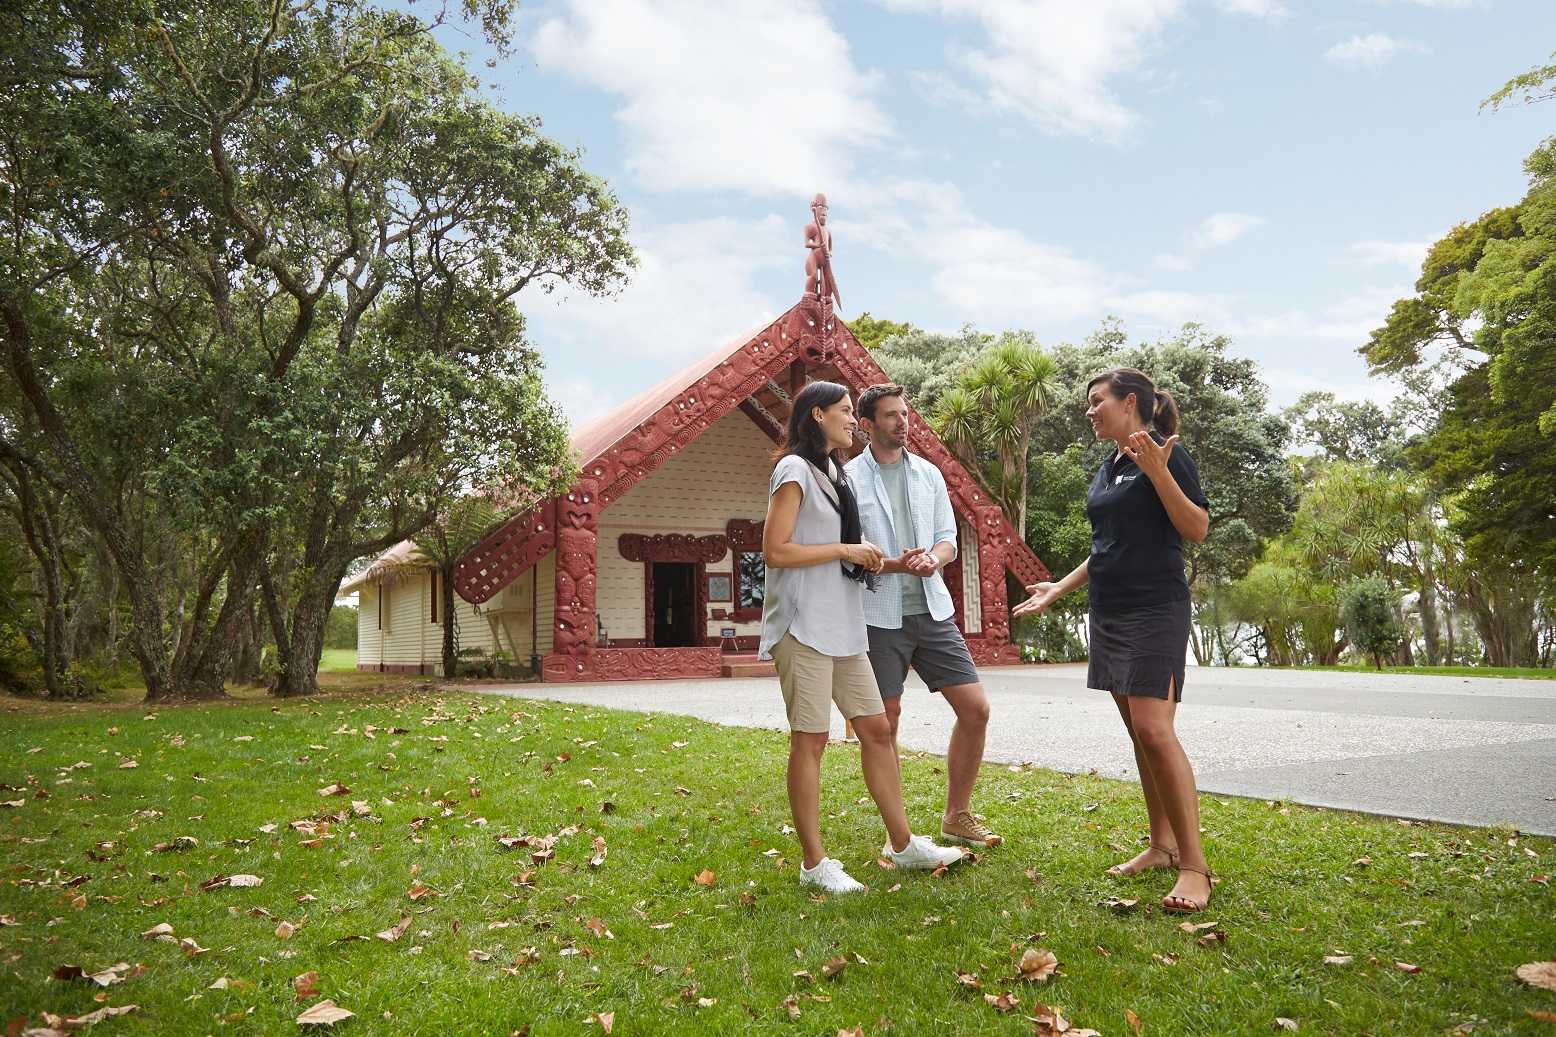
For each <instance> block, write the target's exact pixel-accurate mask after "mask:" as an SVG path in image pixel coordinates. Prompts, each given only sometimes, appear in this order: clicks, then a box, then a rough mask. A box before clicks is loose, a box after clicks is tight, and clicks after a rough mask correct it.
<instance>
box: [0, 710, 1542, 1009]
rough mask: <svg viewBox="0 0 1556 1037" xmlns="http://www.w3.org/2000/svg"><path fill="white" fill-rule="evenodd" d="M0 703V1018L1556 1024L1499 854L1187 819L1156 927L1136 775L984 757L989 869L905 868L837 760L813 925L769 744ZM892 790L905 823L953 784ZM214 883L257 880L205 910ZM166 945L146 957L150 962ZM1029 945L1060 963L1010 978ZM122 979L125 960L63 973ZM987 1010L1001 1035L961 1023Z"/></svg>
mask: <svg viewBox="0 0 1556 1037" xmlns="http://www.w3.org/2000/svg"><path fill="white" fill-rule="evenodd" d="M4 708H5V712H3V713H0V736H3V737H4V739H5V743H4V744H6V745H7V746H8V747H10V751H9V752H8V753H7V756H6V759H5V763H4V766H3V770H4V773H3V774H0V782H4V783H5V784H6V785H8V786H9V787H8V788H6V789H4V790H0V792H3V796H4V800H5V801H8V802H11V803H19V804H20V805H19V806H5V807H3V808H0V847H3V849H4V854H5V859H6V862H7V869H6V874H5V882H4V883H3V884H0V916H3V919H4V924H3V925H0V955H3V957H4V961H5V969H6V973H7V977H6V982H5V983H4V984H0V1021H4V1022H9V1021H11V1020H15V1019H21V1018H23V1017H25V1018H26V1019H27V1020H28V1022H27V1023H26V1024H25V1025H30V1026H38V1025H42V1018H43V1017H42V1013H44V1012H53V1013H59V1014H61V1015H79V1014H83V1013H86V1012H89V1011H92V1010H95V1009H98V1008H101V1007H104V1005H108V1006H122V1005H125V1004H135V1005H137V1006H138V1008H137V1010H136V1011H134V1012H133V1013H130V1014H127V1015H124V1016H121V1017H118V1018H115V1019H112V1020H110V1021H106V1022H103V1023H101V1024H99V1025H97V1026H96V1027H95V1028H94V1029H93V1032H94V1033H95V1034H97V1035H98V1037H103V1035H107V1034H158V1035H179V1034H206V1033H220V1032H231V1033H266V1034H269V1033H287V1032H298V1026H297V1025H296V1023H295V1022H294V1020H295V1018H296V1017H297V1016H298V1014H299V1013H300V1012H302V1011H303V1010H304V1008H306V1007H307V1006H308V1004H310V1003H312V1002H314V1001H315V1000H316V999H317V998H330V999H333V1000H334V1001H335V1002H336V1003H337V1004H338V1005H340V1006H341V1007H343V1008H345V1009H348V1010H350V1011H351V1012H353V1013H355V1017H354V1018H352V1019H349V1020H346V1021H344V1022H342V1023H340V1024H338V1025H337V1026H336V1027H335V1031H336V1032H340V1033H395V1034H428V1035H432V1034H437V1035H445V1034H450V1033H512V1032H515V1031H518V1032H523V1031H524V1028H525V1027H526V1026H527V1027H529V1030H528V1032H529V1033H531V1034H552V1033H556V1034H590V1033H594V1034H598V1033H602V1032H603V1028H602V1027H601V1025H600V1023H599V1022H597V1021H596V1016H597V1014H604V1013H610V1018H611V1020H612V1023H613V1027H612V1030H613V1032H614V1033H615V1034H639V1033H661V1034H671V1033H674V1034H729V1033H743V1032H764V1033H765V1032H779V1033H793V1034H817V1033H826V1034H832V1033H835V1032H836V1031H837V1030H838V1029H840V1028H852V1027H854V1026H856V1025H862V1026H863V1028H864V1031H865V1032H866V1033H875V1032H881V1031H884V1030H886V1029H887V1028H888V1027H889V1030H890V1032H891V1033H893V1034H920V1033H957V1034H996V1033H1010V1034H1014V1033H1031V1032H1032V1028H1033V1024H1032V1023H1030V1022H1028V1021H1027V1020H1026V1018H1025V1016H1027V1015H1029V1014H1032V1012H1033V1011H1034V1006H1035V1004H1036V1003H1038V1002H1041V1003H1043V1004H1046V1005H1049V1006H1060V1007H1061V1008H1062V1011H1063V1014H1064V1016H1065V1017H1066V1018H1068V1019H1069V1020H1070V1021H1071V1022H1072V1023H1074V1024H1075V1025H1077V1026H1083V1027H1091V1028H1094V1029H1096V1030H1098V1031H1100V1032H1102V1033H1104V1034H1108V1035H1115V1034H1118V1035H1125V1037H1127V1035H1128V1034H1130V1033H1132V1032H1134V1031H1133V1029H1132V1027H1131V1024H1130V1023H1129V1022H1128V1019H1129V1015H1128V1014H1126V1013H1133V1015H1134V1016H1135V1017H1136V1018H1138V1020H1139V1021H1140V1024H1141V1030H1140V1032H1142V1033H1144V1034H1217V1035H1220V1034H1241V1033H1248V1034H1269V1033H1274V1032H1280V1031H1278V1030H1277V1029H1275V1027H1276V1025H1277V1024H1276V1019H1277V1018H1278V1017H1281V1018H1287V1019H1291V1020H1293V1021H1295V1023H1296V1024H1297V1025H1298V1026H1299V1027H1300V1030H1299V1032H1301V1033H1345V1034H1355V1033H1362V1032H1365V1033H1370V1034H1377V1035H1382V1034H1400V1035H1406V1034H1408V1035H1418V1034H1430V1033H1442V1032H1444V1031H1445V1030H1450V1029H1452V1028H1453V1027H1458V1026H1462V1025H1463V1024H1466V1023H1470V1024H1472V1025H1473V1032H1474V1033H1475V1034H1476V1035H1483V1034H1490V1033H1548V1032H1550V1030H1549V1024H1548V1023H1543V1022H1539V1021H1536V1020H1535V1019H1534V1017H1533V1016H1532V1015H1531V1014H1530V1013H1531V1012H1534V1011H1546V1012H1550V1011H1556V993H1550V992H1546V991H1541V990H1531V989H1529V988H1525V987H1522V986H1520V985H1519V984H1518V982H1517V981H1516V980H1515V978H1514V969H1515V967H1516V966H1518V965H1519V964H1521V963H1523V962H1529V961H1536V960H1542V959H1549V958H1551V957H1556V928H1553V926H1552V924H1551V917H1552V906H1553V901H1552V896H1551V892H1550V889H1549V887H1548V886H1547V885H1544V884H1541V883H1540V882H1537V881H1531V879H1532V878H1534V877H1536V876H1540V875H1545V874H1548V873H1549V872H1551V871H1552V870H1556V868H1553V863H1556V849H1553V845H1552V842H1551V841H1550V840H1539V839H1530V838H1521V837H1518V836H1517V835H1516V834H1515V833H1512V832H1509V831H1506V830H1474V829H1456V828H1449V827H1444V826H1435V825H1418V824H1412V825H1405V824H1401V823H1399V822H1396V821H1390V820H1386V819H1377V818H1370V817H1362V816H1357V815H1350V814H1344V813H1338V812H1333V811H1325V810H1316V809H1308V808H1303V807H1295V806H1293V807H1289V808H1288V807H1285V806H1283V805H1280V804H1265V803H1261V802H1256V801H1247V800H1234V799H1221V798H1218V797H1213V796H1208V795H1207V796H1205V797H1204V799H1203V809H1204V817H1203V824H1204V827H1205V830H1206V838H1207V840H1208V846H1209V848H1210V853H1211V859H1212V863H1213V864H1214V866H1215V867H1216V868H1217V870H1218V871H1219V873H1220V874H1221V876H1222V877H1223V879H1224V881H1223V883H1222V884H1221V885H1220V886H1219V887H1218V889H1217V891H1216V900H1215V903H1214V904H1213V905H1212V909H1211V911H1210V912H1209V913H1207V914H1205V915H1203V916H1201V917H1200V918H1197V919H1194V921H1203V922H1210V921H1214V922H1215V923H1217V924H1216V925H1215V926H1214V927H1213V928H1209V929H1206V930H1203V931H1201V932H1198V933H1188V932H1185V931H1183V930H1182V929H1181V928H1180V924H1179V923H1180V922H1181V921H1183V919H1181V918H1177V917H1174V916H1168V915H1164V914H1163V913H1161V912H1160V911H1159V910H1158V909H1156V907H1155V906H1154V905H1155V904H1156V903H1157V901H1158V899H1159V898H1160V896H1161V895H1162V894H1163V893H1165V892H1166V890H1167V889H1168V887H1169V885H1170V878H1169V877H1168V876H1167V875H1165V874H1164V873H1160V872H1158V873H1154V874H1151V875H1146V876H1141V877H1137V878H1134V879H1130V880H1124V881H1115V880H1110V879H1108V878H1106V877H1105V876H1104V875H1103V874H1102V871H1103V869H1104V867H1105V866H1106V865H1107V864H1109V863H1111V862H1112V861H1114V860H1116V859H1119V858H1120V857H1123V856H1127V855H1128V854H1129V853H1130V852H1131V851H1132V848H1133V847H1134V846H1136V845H1138V842H1139V837H1140V831H1141V826H1142V815H1143V811H1142V809H1141V806H1140V804H1139V801H1138V800H1139V791H1138V787H1137V786H1133V785H1131V784H1128V783H1124V782H1117V781H1110V780H1104V779H1101V778H1097V777H1090V776H1084V775H1083V776H1078V777H1070V776H1064V775H1061V774H1057V773H1054V772H1050V771H1044V770H1038V769H1030V768H1016V769H1010V768H988V769H986V770H985V772H984V774H983V776H982V779H981V781H980V785H979V791H978V802H979V803H980V805H981V807H982V809H983V812H984V813H985V814H986V815H987V816H988V819H989V821H990V823H991V824H992V825H993V826H994V827H995V828H996V829H997V830H1000V831H1002V832H1004V833H1005V834H1006V836H1007V837H1008V842H1007V844H1006V845H1005V846H1003V847H1000V848H998V849H995V850H992V851H989V852H986V853H981V854H979V856H978V860H977V861H976V862H975V863H971V864H964V865H960V866H958V867H956V868H953V869H951V870H950V871H949V872H948V873H946V874H945V875H943V876H940V877H934V876H929V875H924V874H903V873H900V872H896V871H888V870H883V869H882V868H880V867H879V866H878V864H877V863H876V861H877V856H878V851H879V847H880V843H881V840H882V833H881V829H880V825H879V821H878V819H877V818H876V816H875V813H874V810H873V808H872V807H871V806H870V805H869V804H868V802H866V801H864V800H863V797H864V787H863V784H862V782H861V780H860V777H859V766H858V755H857V750H856V749H854V748H853V747H848V746H836V747H834V748H833V749H831V750H829V752H828V753H827V757H826V762H825V764H824V788H825V790H826V791H825V802H824V804H823V809H824V811H825V817H826V820H825V834H826V836H827V838H828V840H829V842H828V849H829V852H830V853H832V855H834V856H836V857H839V858H840V859H842V860H843V861H844V862H845V863H846V864H847V865H848V866H849V867H850V869H851V870H852V871H853V872H854V873H855V874H856V875H857V876H858V877H860V878H861V879H862V880H863V881H866V882H868V883H869V884H870V885H871V887H872V890H871V892H870V893H868V894H866V895H862V896H856V897H839V898H831V899H823V898H818V897H814V896H811V895H808V894H807V893H806V892H804V891H802V890H801V889H800V888H799V886H798V884H797V881H796V879H797V861H796V856H797V847H796V845H795V843H794V842H793V837H792V835H788V834H786V833H785V831H784V827H785V822H786V821H787V816H788V811H787V806H786V804H785V800H784V791H783V766H784V759H785V745H786V742H785V739H784V737H783V736H782V735H780V734H777V733H774V732H768V731H751V730H744V729H734V728H722V727H717V726H714V725H710V724H706V723H702V722H699V721H696V720H692V719H689V718H684V717H675V716H667V715H649V714H640V713H629V712H619V711H613V710H605V709H597V708H589V707H569V706H564V705H559V704H550V703H544V702H530V701H523V702H520V701H503V700H494V699H491V698H481V697H476V696H466V695H457V694H449V695H446V696H442V697H438V696H435V695H434V694H433V693H431V692H420V693H415V694H399V695H385V694H382V693H365V694H364V693H357V694H338V695H333V696H325V697H321V698H318V699H312V700H306V701H274V700H261V701H253V700H250V701H232V702H222V703H216V704H210V705H205V706H190V707H177V708H159V709H154V710H148V709H147V708H146V707H145V706H143V705H135V706H133V707H125V706H102V705H99V706H73V707H49V708H42V707H40V706H38V705H37V704H31V703H29V704H27V705H26V706H25V707H22V706H17V707H12V706H10V705H9V704H7V705H6V706H5V707H4ZM127 762H133V763H134V766H133V767H128V766H126V763H127ZM903 767H904V782H905V790H906V796H907V799H908V803H909V809H910V815H911V817H912V818H913V819H914V821H915V823H916V824H917V825H918V826H920V828H921V829H923V830H928V829H929V828H930V827H931V825H932V823H933V821H934V820H935V819H936V818H937V817H938V806H939V797H940V796H941V794H942V793H943V787H944V775H943V773H942V761H940V760H939V759H937V758H935V757H928V756H922V757H921V756H910V757H909V758H908V759H906V760H905V762H904V765H903ZM332 785H340V786H345V787H346V788H347V789H348V790H349V791H347V792H345V793H342V794H339V795H321V794H320V790H321V789H326V788H328V787H330V786H332ZM354 804H355V807H354ZM607 804H608V806H607ZM296 822H305V823H306V824H305V825H304V827H303V828H302V829H299V827H298V826H297V824H296ZM309 826H311V827H309ZM499 836H515V837H517V836H529V837H534V838H535V839H537V840H538V841H537V842H533V843H531V844H530V845H515V846H513V847H512V848H510V849H504V848H503V846H502V845H501V844H500V843H499V841H498V837H499ZM552 839H554V842H552V843H551V844H550V845H549V847H548V845H547V842H546V841H547V840H552ZM547 849H549V850H550V856H547V854H546V850H547ZM537 855H538V856H537ZM596 858H603V859H600V860H598V862H597V863H596V860H595V859H596ZM705 873H711V876H710V875H708V874H705ZM238 874H247V875H255V876H258V877H259V878H260V879H262V885H260V886H257V887H249V888H235V887H232V886H225V887H222V888H214V889H212V890H210V891H208V892H206V891H202V888H201V885H202V883H205V882H207V881H208V880H211V879H213V878H216V877H218V876H231V875H238ZM698 876H703V881H702V882H701V883H699V882H698V881H697V879H698ZM1110 899H1112V900H1115V901H1120V902H1117V903H1114V904H1113V905H1112V906H1109V901H1110ZM1129 901H1135V903H1133V904H1130V903H1128V902H1129ZM402 920H404V921H402ZM282 922H286V923H288V925H289V926H290V927H292V929H293V931H292V932H291V933H290V935H289V936H285V937H284V938H283V936H282V935H278V930H280V932H281V933H283V934H284V933H286V931H287V930H286V928H285V927H282V926H281V923H282ZM161 923H166V924H167V925H169V926H171V927H172V933H173V940H172V941H162V940H157V939H154V938H151V939H148V938H143V937H142V935H141V934H142V933H143V932H146V931H148V930H151V929H152V928H153V927H154V926H157V925H158V924H161ZM397 926H403V930H402V933H401V935H400V936H399V937H398V938H397V939H395V940H393V941H390V940H387V939H383V938H380V937H378V936H377V935H375V934H378V933H389V932H393V930H394V929H395V927H397ZM1215 933H1221V934H1224V939H1215V938H1214V936H1213V934H1215ZM1206 937H1210V938H1206ZM185 938H187V939H190V940H193V941H195V944H196V946H193V947H187V948H181V947H180V945H179V943H178V942H177V941H178V940H181V939H185ZM197 948H198V949H197ZM1028 949H1042V950H1048V951H1051V952H1053V954H1055V955H1056V956H1057V958H1058V962H1059V969H1058V973H1057V974H1056V975H1054V976H1053V977H1052V978H1050V979H1048V980H1047V981H1046V982H1043V983H1034V982H1023V981H1020V980H1017V979H1015V978H1014V977H1015V976H1016V975H1017V974H1018V972H1019V968H1018V961H1019V959H1020V957H1021V955H1022V953H1023V952H1025V951H1026V950H1028ZM1326 957H1330V958H1345V959H1348V960H1345V961H1343V962H1332V963H1326V962H1325V958H1326ZM839 959H841V960H842V962H843V964H842V966H841V968H840V969H838V970H837V971H836V972H835V974H834V975H831V976H829V975H827V967H828V963H829V962H833V963H835V962H837V961H838V960H839ZM119 962H125V963H129V964H131V965H132V966H136V965H139V964H143V965H144V966H145V971H144V973H142V974H139V975H134V976H133V978H129V979H126V980H125V981H124V982H122V983H115V984H113V985H111V986H108V987H106V988H99V987H98V986H97V985H96V984H94V983H92V982H89V981H85V980H82V979H54V978H51V977H52V975H53V974H54V972H55V970H56V969H57V968H59V967H60V966H80V967H81V968H83V969H85V970H86V971H87V972H89V973H90V972H96V971H98V970H101V969H104V968H106V967H107V966H111V965H113V964H115V963H119ZM1396 963H1405V964H1407V965H1410V966H1413V967H1414V966H1418V967H1419V970H1420V971H1418V972H1409V971H1404V970H1402V969H1401V968H1400V967H1399V966H1398V965H1397V964H1396ZM834 967H836V966H834ZM133 971H134V970H133V969H132V972H133ZM310 972H316V973H317V974H318V978H317V981H316V984H314V985H315V986H316V987H317V990H316V992H312V993H311V994H310V996H309V997H307V998H303V999H299V996H298V994H297V991H296V988H295V985H294V981H295V980H296V979H297V977H299V976H305V975H306V974H307V973H310ZM962 977H965V978H962ZM219 979H225V983H224V985H223V986H221V987H216V986H213V984H216V982H217V981H218V980H219ZM304 985H305V986H307V984H304ZM1005 993H1010V994H1012V995H1014V997H1015V998H1016V999H1017V1002H1018V1004H1019V1008H1018V1009H1017V1010H1016V1011H1013V1012H1008V1013H1007V1012H1002V1011H1000V1010H999V1009H998V1008H997V1007H996V1006H994V1005H991V1004H990V1003H988V1001H987V1000H986V997H985V995H992V996H995V997H998V996H999V995H1001V994H1005ZM94 995H105V996H106V1000H105V1001H104V1002H102V1003H99V1002H97V1001H94ZM791 998H792V1001H789V1000H788V999H791ZM786 1002H787V1004H786ZM790 1005H792V1008H793V1010H794V1011H795V1012H797V1013H798V1018H797V1019H791V1010H790V1007H789V1006H790ZM224 1027H225V1031H224V1029H223V1028H224Z"/></svg>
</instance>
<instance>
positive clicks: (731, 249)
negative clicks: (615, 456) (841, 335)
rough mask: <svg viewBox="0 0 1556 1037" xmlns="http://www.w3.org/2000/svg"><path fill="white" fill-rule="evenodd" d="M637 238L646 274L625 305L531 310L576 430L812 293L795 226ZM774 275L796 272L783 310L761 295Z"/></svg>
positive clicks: (536, 305)
mask: <svg viewBox="0 0 1556 1037" xmlns="http://www.w3.org/2000/svg"><path fill="white" fill-rule="evenodd" d="M632 238H633V244H634V245H635V246H636V248H637V251H638V269H637V270H636V271H635V272H634V274H633V276H632V279H631V281H630V283H629V284H628V285H627V287H626V288H625V289H623V290H622V292H621V293H620V294H619V295H617V296H615V297H614V298H605V299H602V298H597V297H594V296H590V295H584V294H582V293H579V294H573V295H566V296H562V295H560V294H559V295H558V296H557V297H554V298H555V299H556V301H555V302H554V304H550V305H548V302H547V300H545V299H541V300H537V301H532V302H531V303H530V304H529V306H528V307H527V309H526V310H525V316H526V318H527V321H528V325H529V335H530V338H531V339H533V340H534V341H537V342H543V343H545V353H546V354H547V357H548V360H550V361H551V362H550V365H549V366H550V368H551V370H552V371H554V372H559V373H558V374H556V375H553V376H551V377H548V378H547V385H548V387H549V388H550V389H551V391H552V394H553V398H554V399H556V400H557V401H558V402H560V403H561V404H562V407H563V410H564V411H565V412H566V414H567V416H568V417H569V418H570V419H571V420H572V422H573V425H574V427H575V428H576V427H578V426H579V425H580V424H582V423H584V422H586V421H588V420H589V419H590V418H593V417H597V416H598V415H600V414H602V413H604V412H605V411H607V410H609V409H610V407H612V406H614V405H615V404H616V403H619V402H620V401H621V400H622V399H625V398H627V397H629V396H632V395H634V394H635V393H637V392H640V391H642V389H643V387H644V386H647V385H652V384H653V383H655V382H657V381H659V380H660V379H661V378H664V377H665V376H666V375H669V374H671V373H673V372H674V371H675V370H677V369H678V368H680V367H682V366H684V365H685V364H688V363H690V362H691V361H693V360H696V359H697V358H698V357H701V356H705V355H706V354H708V353H709V352H711V351H712V350H714V349H716V348H717V347H718V346H719V344H720V343H722V342H725V341H727V340H729V339H730V338H732V337H734V336H735V335H738V334H740V333H741V332H742V331H745V330H747V329H748V328H750V327H752V326H753V325H755V324H758V323H760V322H761V321H763V320H770V319H772V318H773V317H776V316H777V315H778V314H779V313H780V312H782V310H783V309H784V308H785V307H787V306H788V305H790V304H791V303H792V302H793V301H794V300H795V299H798V298H799V295H800V291H801V289H802V283H801V281H802V277H803V273H802V271H803V251H804V250H803V249H802V248H801V247H800V244H799V240H798V233H797V232H796V229H795V226H794V221H793V220H786V219H782V218H780V217H778V216H776V215H774V216H768V217H766V218H765V219H760V220H747V221H741V220H729V219H710V220H696V221H690V222H685V223H675V224H667V225H663V226H658V227H653V228H648V229H644V230H641V231H635V232H634V233H633V235H632ZM773 268H788V269H792V270H793V271H794V292H793V298H790V299H787V300H786V301H785V302H784V303H783V304H782V305H779V304H778V302H777V301H775V300H774V299H772V298H771V297H770V296H768V295H767V294H766V293H764V292H762V291H760V290H758V289H757V288H756V287H755V281H756V279H757V277H758V275H759V274H761V273H763V272H765V271H767V270H770V269H773ZM581 357H587V358H589V359H588V360H587V361H586V362H580V358H581ZM563 371H565V372H566V373H565V374H563V373H560V372H563Z"/></svg>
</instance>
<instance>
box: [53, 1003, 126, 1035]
mask: <svg viewBox="0 0 1556 1037" xmlns="http://www.w3.org/2000/svg"><path fill="white" fill-rule="evenodd" d="M139 1008H140V1005H120V1006H118V1007H117V1008H115V1007H113V1006H111V1005H104V1006H103V1007H102V1008H99V1009H98V1010H97V1011H95V1012H88V1013H87V1014H86V1015H73V1016H68V1017H67V1018H66V1019H65V1029H67V1030H79V1029H81V1028H82V1027H83V1026H93V1025H95V1024H97V1023H100V1022H102V1021H103V1020H104V1019H112V1018H114V1017H115V1016H120V1015H129V1014H130V1013H131V1012H134V1011H137V1010H139Z"/></svg>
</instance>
